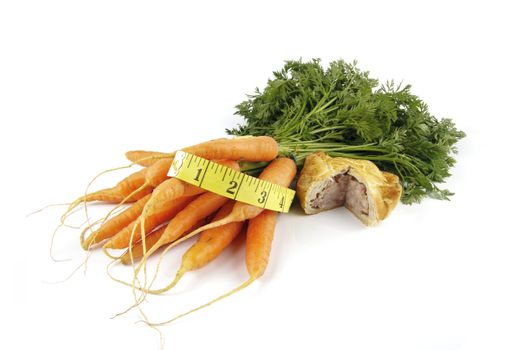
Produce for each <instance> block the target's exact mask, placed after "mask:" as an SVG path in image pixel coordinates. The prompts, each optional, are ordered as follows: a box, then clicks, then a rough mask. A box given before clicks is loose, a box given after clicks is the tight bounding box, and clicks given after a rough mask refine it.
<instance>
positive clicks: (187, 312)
mask: <svg viewBox="0 0 525 350" xmlns="http://www.w3.org/2000/svg"><path fill="white" fill-rule="evenodd" d="M253 281H255V278H250V279H248V280H247V281H246V282H244V283H243V284H241V285H240V286H238V287H235V288H234V289H232V290H230V291H229V292H227V293H225V294H223V295H221V296H219V297H217V298H215V299H213V300H211V301H209V302H207V303H206V304H202V305H201V306H198V307H196V308H194V309H191V310H189V311H186V312H184V313H182V314H179V315H177V316H175V317H173V318H171V319H169V320H167V321H163V322H155V323H152V322H149V321H147V320H143V321H142V322H144V323H146V324H147V325H149V326H152V327H158V326H165V325H167V324H170V323H172V322H174V321H176V320H178V319H180V318H182V317H185V316H188V315H190V314H192V313H194V312H196V311H199V310H201V309H204V308H206V307H208V306H210V305H212V304H215V303H216V302H218V301H220V300H222V299H224V298H227V297H229V296H230V295H232V294H235V293H237V292H239V291H241V290H243V289H244V288H246V287H248V286H249V285H250V284H252V283H253Z"/></svg>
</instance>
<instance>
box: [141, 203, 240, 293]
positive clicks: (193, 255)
mask: <svg viewBox="0 0 525 350" xmlns="http://www.w3.org/2000/svg"><path fill="white" fill-rule="evenodd" d="M234 203H235V202H234V201H229V202H228V203H227V204H226V205H224V206H223V207H222V208H221V210H219V212H218V213H217V214H216V215H215V217H214V219H213V220H215V221H216V220H220V219H222V218H224V217H226V216H227V215H228V214H229V213H230V212H231V211H232V208H233V205H234ZM243 226H244V222H232V223H230V224H228V225H224V226H221V227H216V228H214V229H211V230H207V231H204V232H203V233H202V235H200V236H199V239H198V240H197V242H195V243H194V244H193V245H192V246H191V247H190V249H188V251H187V252H186V253H185V254H184V256H183V257H182V262H181V266H180V268H179V271H178V272H177V274H176V276H175V278H174V279H173V281H172V282H171V283H170V284H169V285H168V286H166V287H165V288H162V289H158V290H148V293H152V294H161V293H164V292H166V291H168V290H170V289H171V288H173V287H174V286H175V285H176V284H177V283H178V281H179V280H180V278H181V277H182V276H183V275H184V274H185V273H186V272H188V271H192V270H196V269H199V268H201V267H203V266H204V265H206V264H207V263H209V262H210V261H212V260H213V259H215V258H216V257H218V256H219V255H220V253H221V252H222V251H223V250H224V249H225V248H226V247H227V246H228V245H229V244H230V243H231V242H232V241H233V239H234V238H235V237H237V235H238V234H239V233H240V232H241V230H242V228H243Z"/></svg>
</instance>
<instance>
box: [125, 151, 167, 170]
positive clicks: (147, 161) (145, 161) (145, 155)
mask: <svg viewBox="0 0 525 350" xmlns="http://www.w3.org/2000/svg"><path fill="white" fill-rule="evenodd" d="M166 157H168V158H169V157H171V158H173V154H172V153H164V152H153V151H142V150H137V151H128V152H126V158H127V159H128V160H129V161H131V162H133V163H135V164H138V165H142V166H145V167H148V166H150V165H153V163H155V162H156V161H157V160H159V159H162V158H166Z"/></svg>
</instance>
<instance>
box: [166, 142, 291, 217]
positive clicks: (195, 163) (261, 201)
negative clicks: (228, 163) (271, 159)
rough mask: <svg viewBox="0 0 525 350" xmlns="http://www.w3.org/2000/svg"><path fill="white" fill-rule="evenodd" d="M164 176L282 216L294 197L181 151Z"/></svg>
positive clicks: (267, 183)
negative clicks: (280, 213) (279, 213)
mask: <svg viewBox="0 0 525 350" xmlns="http://www.w3.org/2000/svg"><path fill="white" fill-rule="evenodd" d="M168 176H171V177H176V178H177V179H180V180H183V181H186V182H188V183H190V184H192V185H195V186H198V187H201V188H204V189H205V190H207V191H210V192H213V193H217V194H220V195H221V196H224V197H228V198H231V199H235V200H236V201H240V202H244V203H248V204H251V205H255V206H258V207H260V208H265V209H269V210H274V211H279V212H283V213H287V212H288V210H289V209H290V205H291V204H292V200H293V197H294V195H295V191H294V190H291V189H289V188H285V187H282V186H278V185H276V184H273V183H271V182H268V181H263V180H260V179H258V178H256V177H253V176H250V175H246V174H244V173H241V172H238V171H235V170H233V169H230V168H228V167H225V166H223V165H221V164H218V163H214V162H211V161H209V160H207V159H204V158H201V157H197V156H195V155H193V154H190V153H186V152H183V151H177V153H175V157H174V158H173V163H172V165H171V168H170V171H169V172H168Z"/></svg>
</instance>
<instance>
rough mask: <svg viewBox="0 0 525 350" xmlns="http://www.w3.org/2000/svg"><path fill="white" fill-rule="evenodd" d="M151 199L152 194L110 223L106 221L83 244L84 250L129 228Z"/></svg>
mask: <svg viewBox="0 0 525 350" xmlns="http://www.w3.org/2000/svg"><path fill="white" fill-rule="evenodd" d="M150 198H151V194H148V195H147V196H145V197H143V198H141V199H140V200H138V201H137V202H135V203H133V205H131V206H130V207H129V208H127V209H126V210H125V211H123V212H122V213H120V214H119V215H117V216H115V217H114V218H112V219H110V220H109V221H106V222H105V223H104V224H103V225H102V226H100V228H99V229H98V230H96V231H94V232H93V233H91V235H89V237H88V238H87V239H86V240H84V241H83V242H81V245H82V248H84V249H86V250H87V249H89V247H91V246H92V245H93V244H96V243H99V242H102V241H103V240H105V239H108V238H110V237H113V236H114V235H115V234H117V233H118V232H119V231H120V230H122V229H123V228H125V227H126V226H128V225H129V224H130V223H131V222H133V221H134V220H135V219H137V218H138V217H139V216H140V213H141V212H142V209H144V206H145V205H146V202H147V201H148V200H149V199H150Z"/></svg>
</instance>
